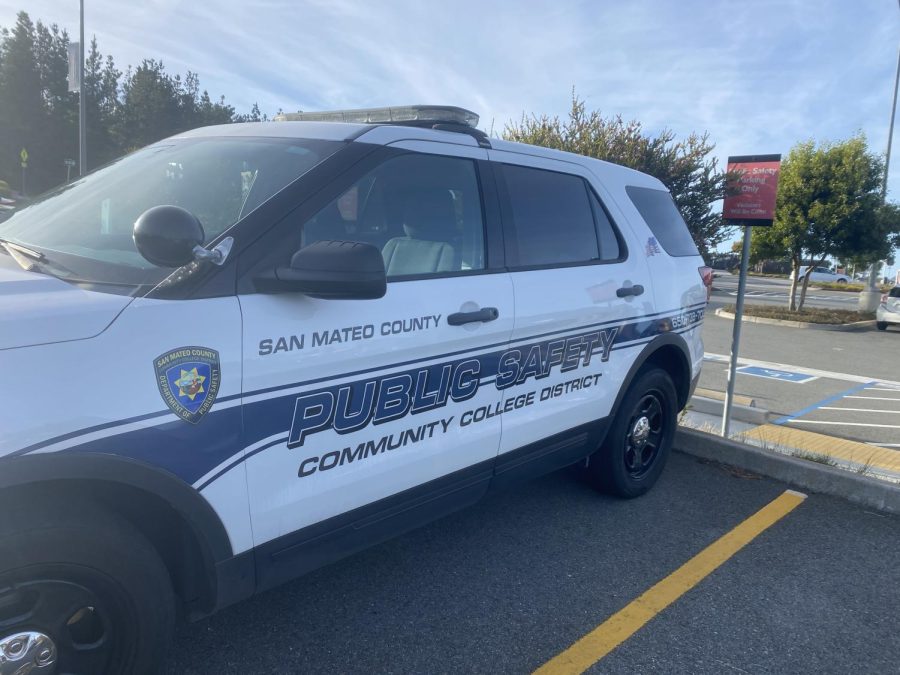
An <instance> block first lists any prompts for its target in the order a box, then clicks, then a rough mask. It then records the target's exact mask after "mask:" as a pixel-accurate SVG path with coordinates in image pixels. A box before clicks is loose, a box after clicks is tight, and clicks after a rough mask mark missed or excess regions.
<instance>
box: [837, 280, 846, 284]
mask: <svg viewBox="0 0 900 675" xmlns="http://www.w3.org/2000/svg"><path fill="white" fill-rule="evenodd" d="M837 282H838V283H839V284H846V283H847V280H846V279H838V280H837Z"/></svg>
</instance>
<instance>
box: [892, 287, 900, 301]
mask: <svg viewBox="0 0 900 675" xmlns="http://www.w3.org/2000/svg"><path fill="white" fill-rule="evenodd" d="M891 297H892V298H900V286H894V287H893V288H892V289H891Z"/></svg>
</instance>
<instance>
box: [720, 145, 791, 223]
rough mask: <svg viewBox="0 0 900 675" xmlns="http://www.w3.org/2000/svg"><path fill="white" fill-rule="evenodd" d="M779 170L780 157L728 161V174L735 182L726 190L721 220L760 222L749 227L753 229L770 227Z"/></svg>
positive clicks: (748, 156) (731, 158) (758, 156)
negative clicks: (753, 226) (754, 227)
mask: <svg viewBox="0 0 900 675" xmlns="http://www.w3.org/2000/svg"><path fill="white" fill-rule="evenodd" d="M780 170H781V155H744V156H741V157H729V158H728V173H729V174H734V175H735V178H734V179H732V180H730V181H729V182H728V185H727V187H726V192H725V204H724V206H723V208H722V217H724V218H725V219H726V220H740V221H763V222H754V223H752V224H754V225H767V224H771V222H772V220H774V218H775V198H776V196H777V194H778V173H779V171H780ZM765 221H768V222H765Z"/></svg>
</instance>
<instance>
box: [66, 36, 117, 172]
mask: <svg viewBox="0 0 900 675" xmlns="http://www.w3.org/2000/svg"><path fill="white" fill-rule="evenodd" d="M121 75H122V74H121V72H120V71H119V70H117V69H116V65H115V62H114V61H113V57H112V56H107V57H106V60H104V58H103V54H101V53H100V49H99V47H98V45H97V38H96V37H93V38H91V45H90V48H89V50H88V53H87V57H86V58H85V63H84V83H85V88H84V92H85V101H84V103H85V113H86V116H85V117H86V123H87V129H86V132H87V147H88V150H89V152H88V153H87V165H88V168H89V169H93V168H96V167H98V166H101V165H103V164H106V163H107V162H109V161H111V160H113V159H115V158H116V157H117V156H118V155H119V154H121V153H120V151H119V144H118V143H117V139H116V138H115V136H114V135H113V129H114V127H115V125H116V120H117V117H118V115H119V113H120V109H119V78H120V77H121ZM72 156H73V157H74V156H75V155H72Z"/></svg>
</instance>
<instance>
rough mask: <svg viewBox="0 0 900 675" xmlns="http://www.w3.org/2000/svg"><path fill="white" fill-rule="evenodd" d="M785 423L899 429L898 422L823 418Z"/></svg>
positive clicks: (794, 420) (787, 421)
mask: <svg viewBox="0 0 900 675" xmlns="http://www.w3.org/2000/svg"><path fill="white" fill-rule="evenodd" d="M785 424H832V425H835V426H839V427H878V428H879V429H900V424H863V423H862V422H825V421H824V420H801V419H799V418H798V419H793V420H786V422H785ZM879 445H880V443H879Z"/></svg>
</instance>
